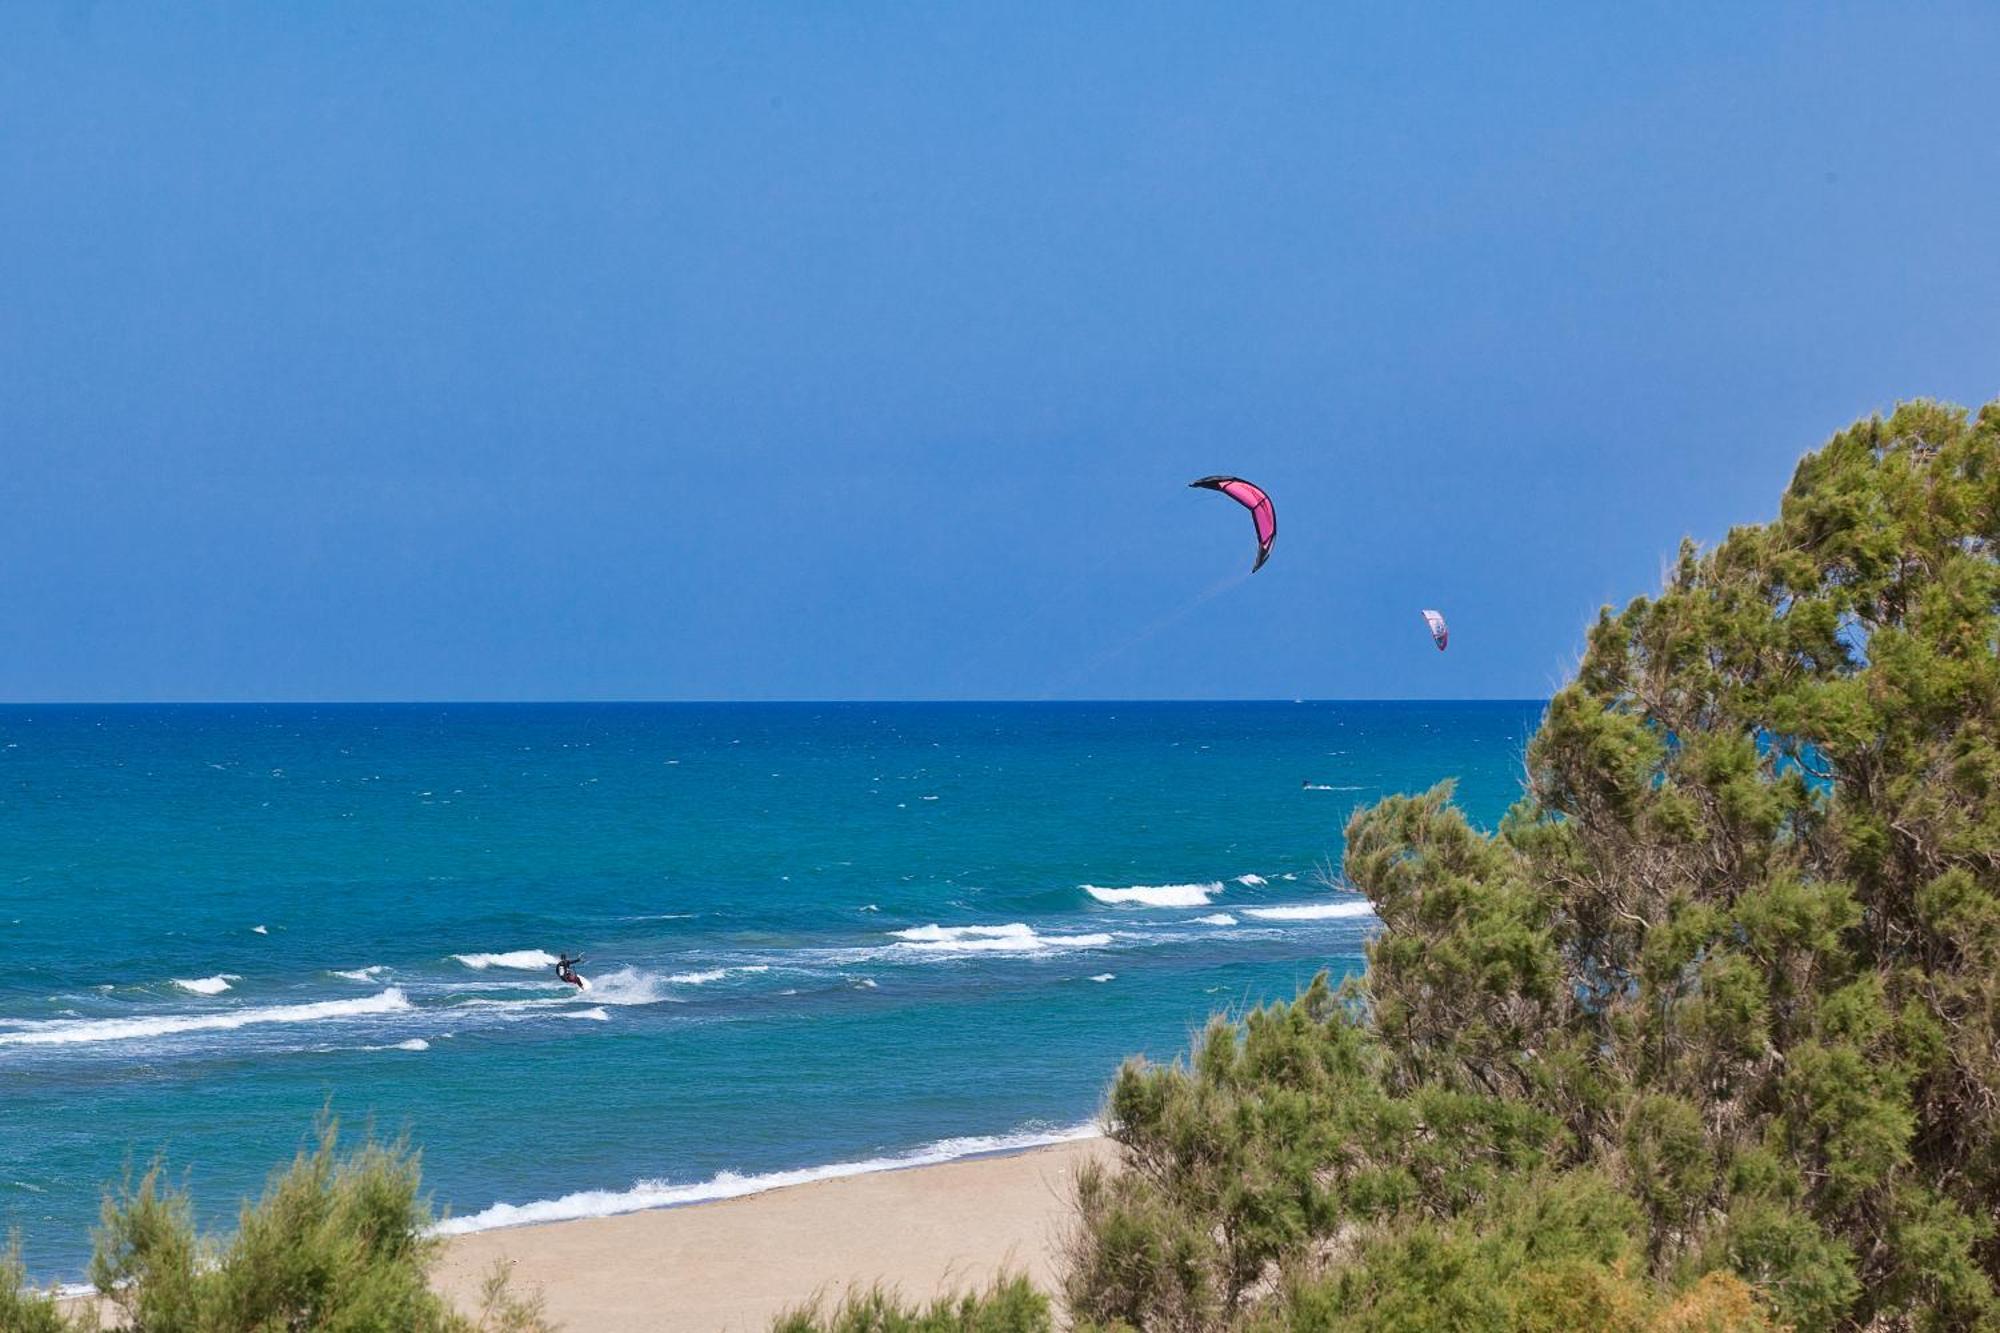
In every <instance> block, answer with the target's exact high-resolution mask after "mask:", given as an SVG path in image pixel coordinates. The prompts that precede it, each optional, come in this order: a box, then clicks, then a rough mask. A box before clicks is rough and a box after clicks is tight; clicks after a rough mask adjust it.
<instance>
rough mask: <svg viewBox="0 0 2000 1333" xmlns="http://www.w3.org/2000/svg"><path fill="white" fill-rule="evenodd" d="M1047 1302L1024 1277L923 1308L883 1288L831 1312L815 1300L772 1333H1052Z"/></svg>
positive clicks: (852, 1297)
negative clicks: (906, 1301) (910, 1303)
mask: <svg viewBox="0 0 2000 1333" xmlns="http://www.w3.org/2000/svg"><path fill="white" fill-rule="evenodd" d="M1054 1327H1055V1321H1054V1316H1053V1313H1052V1312H1051V1310H1050V1308H1049V1298H1048V1297H1047V1296H1044V1295H1043V1294H1042V1293H1041V1292H1039V1291H1036V1290H1035V1289H1034V1287H1033V1286H1032V1285H1031V1284H1030V1283H1029V1282H1028V1280H1027V1279H1026V1278H1025V1277H1019V1276H1014V1277H1001V1278H998V1279H995V1281H994V1283H993V1285H992V1286H991V1287H989V1288H988V1289H987V1290H986V1291H984V1292H980V1293H976V1294H967V1295H959V1296H944V1297H940V1298H939V1299H937V1300H935V1301H933V1302H931V1304H930V1305H928V1306H924V1307H917V1306H912V1305H909V1304H907V1303H905V1302H904V1301H903V1300H901V1299H900V1298H899V1297H897V1296H896V1295H894V1294H893V1293H891V1292H886V1291H884V1290H883V1289H882V1288H881V1287H871V1288H869V1289H868V1290H866V1291H850V1292H849V1293H848V1294H847V1295H846V1296H845V1297H843V1298H842V1299H841V1301H840V1303H839V1304H838V1305H836V1306H834V1307H833V1309H832V1310H830V1311H829V1310H826V1309H824V1308H823V1306H822V1304H821V1302H820V1301H818V1300H817V1299H815V1300H814V1301H812V1302H811V1303H809V1304H807V1305H806V1306H804V1307H803V1308H800V1309H797V1310H789V1311H787V1312H785V1313H784V1314H782V1315H779V1316H778V1318H777V1320H776V1322H774V1323H773V1324H772V1325H771V1328H772V1330H773V1333H1050V1330H1051V1329H1053V1328H1054Z"/></svg>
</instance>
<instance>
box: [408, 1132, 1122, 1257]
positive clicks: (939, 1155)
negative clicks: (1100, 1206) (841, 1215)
mask: <svg viewBox="0 0 2000 1333" xmlns="http://www.w3.org/2000/svg"><path fill="white" fill-rule="evenodd" d="M1102 1132H1103V1131H1102V1130H1100V1129H1099V1128H1098V1127H1097V1126H1096V1125H1095V1124H1088V1125H1074V1126H1071V1127H1070V1128H1068V1129H1053V1130H1023V1131H1020V1132H1018V1133H1014V1134H996V1135H981V1136H978V1137H973V1138H963V1139H941V1140H939V1141H938V1142H936V1143H932V1144H927V1145H925V1146H924V1147H921V1148H917V1149H914V1150H913V1151H911V1152H907V1153H904V1154H902V1155H901V1156H898V1157H871V1158H867V1159H865V1160H862V1161H858V1162H831V1163H828V1164H827V1165H824V1166H807V1167H800V1168H798V1169H797V1170H792V1171H769V1172H765V1173H764V1174H762V1175H742V1174H739V1173H737V1172H735V1171H723V1172H720V1173H719V1174H717V1175H715V1176H712V1177H710V1178H709V1179H708V1180H705V1181H699V1182H693V1183H689V1184H685V1185H676V1184H674V1183H673V1182H671V1181H666V1180H641V1181H639V1182H638V1183H636V1184H634V1185H633V1186H632V1187H631V1188H630V1189H625V1190H583V1191H580V1192H579V1193H576V1194H565V1195H563V1196H562V1197H561V1198H559V1199H538V1200H536V1201H535V1202H533V1203H520V1204H515V1203H496V1204H494V1205H493V1206H492V1207H490V1208H484V1209H481V1210H480V1211H479V1212H476V1213H471V1214H469V1215H467V1216H465V1217H450V1218H446V1219H445V1220H444V1221H442V1222H440V1223H438V1224H437V1227H436V1231H437V1233H438V1234H440V1235H445V1236H459V1235H464V1234H465V1233H466V1232H469V1231H491V1230H493V1229H494V1228H495V1227H516V1226H526V1225H528V1224H530V1223H534V1222H564V1221H569V1220H571V1219H573V1218H579V1217H610V1216H613V1215H615V1214H618V1213H637V1212H643V1211H645V1210H646V1209H648V1208H670V1207H673V1206H674V1205H676V1204H683V1203H704V1202H706V1201H708V1200H710V1199H736V1198H741V1197H742V1196H743V1195H746V1194H762V1193H763V1192H764V1191H766V1190H774V1189H783V1188H784V1187H786V1186H788V1185H805V1184H810V1183H811V1182H813V1181H815V1180H834V1179H837V1178H839V1177H841V1176H861V1175H869V1174H871V1173H873V1172H877V1171H899V1170H902V1169H903V1168H905V1167H912V1166H935V1165H937V1164H938V1163H939V1162H951V1161H956V1160H958V1159H959V1158H962V1157H979V1156H985V1155H987V1154H991V1153H1004V1152H1020V1151H1022V1150H1023V1149H1027V1148H1039V1147H1043V1146H1044V1145H1047V1144H1051V1143H1070V1142H1074V1141H1075V1140H1078V1139H1091V1138H1096V1137H1097V1136H1098V1135H1099V1134H1100V1133H1102Z"/></svg>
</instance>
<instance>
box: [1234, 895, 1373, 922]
mask: <svg viewBox="0 0 2000 1333" xmlns="http://www.w3.org/2000/svg"><path fill="white" fill-rule="evenodd" d="M1374 914H1375V909H1374V907H1373V906H1372V905H1370V904H1369V903H1368V902H1367V901H1365V900H1364V901H1361V902H1340V903H1301V904H1298V905H1297V906H1293V907H1246V908H1244V909H1243V915H1245V916H1254V917H1256V918H1258V919H1259V920H1262V921H1333V920H1337V919H1339V918H1341V917H1350V916H1373V915H1374Z"/></svg>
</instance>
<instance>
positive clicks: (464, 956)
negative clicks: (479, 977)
mask: <svg viewBox="0 0 2000 1333" xmlns="http://www.w3.org/2000/svg"><path fill="white" fill-rule="evenodd" d="M452 957H453V958H456V959H457V960H458V961H459V962H461V963H464V964H465V965H466V966H467V967H469V968H472V969H473V970H475V971H479V972H484V971H485V970H486V969H487V968H489V967H506V968H512V969H514V970H516V971H520V972H539V971H540V970H541V969H543V968H545V967H554V966H555V965H556V962H557V961H558V960H557V958H556V956H555V955H554V954H552V953H543V952H542V951H541V950H540V949H516V950H514V952H512V953H455V954H453V955H452Z"/></svg>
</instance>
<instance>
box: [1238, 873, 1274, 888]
mask: <svg viewBox="0 0 2000 1333" xmlns="http://www.w3.org/2000/svg"><path fill="white" fill-rule="evenodd" d="M1236 882H1237V883H1238V884H1244V885H1248V886H1249V887H1250V888H1253V889H1254V888H1256V887H1257V886H1258V885H1259V884H1269V883H1270V882H1271V881H1270V880H1268V879H1265V878H1264V877H1263V876H1262V875H1238V876H1237V877H1236Z"/></svg>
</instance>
